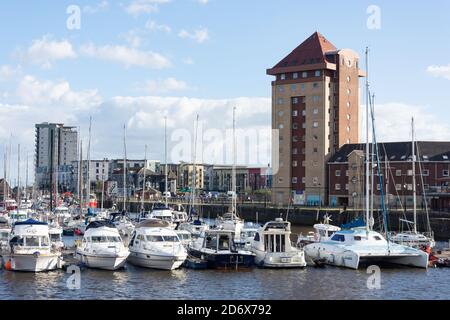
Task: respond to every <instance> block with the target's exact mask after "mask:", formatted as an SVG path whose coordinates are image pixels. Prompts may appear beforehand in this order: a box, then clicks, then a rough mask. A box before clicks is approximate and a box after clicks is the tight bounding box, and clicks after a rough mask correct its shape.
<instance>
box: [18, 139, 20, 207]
mask: <svg viewBox="0 0 450 320" xmlns="http://www.w3.org/2000/svg"><path fill="white" fill-rule="evenodd" d="M17 205H18V206H19V205H20V144H19V145H18V146H17Z"/></svg>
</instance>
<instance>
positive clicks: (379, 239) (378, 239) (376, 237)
mask: <svg viewBox="0 0 450 320" xmlns="http://www.w3.org/2000/svg"><path fill="white" fill-rule="evenodd" d="M373 238H374V239H375V240H377V241H381V238H380V237H379V236H374V237H373Z"/></svg>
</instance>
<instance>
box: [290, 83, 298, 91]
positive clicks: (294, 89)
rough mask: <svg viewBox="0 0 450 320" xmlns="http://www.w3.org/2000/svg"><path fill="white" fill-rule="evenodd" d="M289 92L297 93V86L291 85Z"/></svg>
mask: <svg viewBox="0 0 450 320" xmlns="http://www.w3.org/2000/svg"><path fill="white" fill-rule="evenodd" d="M291 91H292V92H295V91H297V86H296V85H295V84H291Z"/></svg>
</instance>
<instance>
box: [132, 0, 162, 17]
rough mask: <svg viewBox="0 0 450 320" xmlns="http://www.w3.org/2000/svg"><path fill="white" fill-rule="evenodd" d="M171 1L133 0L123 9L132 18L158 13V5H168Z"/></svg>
mask: <svg viewBox="0 0 450 320" xmlns="http://www.w3.org/2000/svg"><path fill="white" fill-rule="evenodd" d="M170 1H171V0H134V1H131V3H130V4H129V5H128V6H126V7H125V11H126V12H127V13H128V14H130V15H132V16H135V17H137V16H139V15H140V14H148V13H154V12H158V10H159V5H161V4H166V3H169V2H170Z"/></svg>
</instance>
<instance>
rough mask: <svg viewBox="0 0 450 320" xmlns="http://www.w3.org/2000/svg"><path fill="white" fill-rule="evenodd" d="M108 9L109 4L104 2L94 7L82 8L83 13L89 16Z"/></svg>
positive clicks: (104, 0)
mask: <svg viewBox="0 0 450 320" xmlns="http://www.w3.org/2000/svg"><path fill="white" fill-rule="evenodd" d="M108 8H109V3H108V1H106V0H103V1H100V2H99V3H97V4H96V5H92V6H90V5H87V6H84V7H83V11H84V12H86V13H89V14H94V13H97V12H100V11H104V10H106V9H108Z"/></svg>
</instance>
